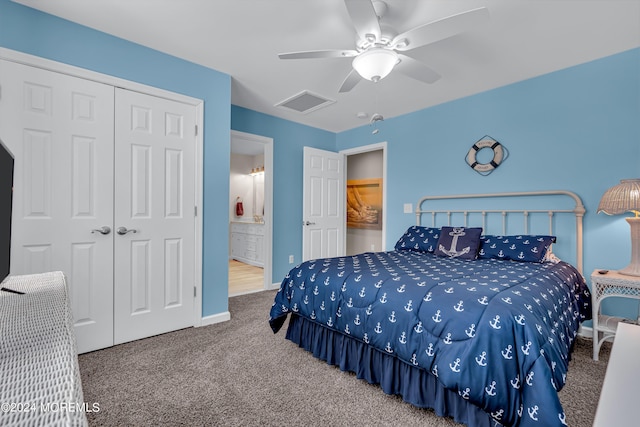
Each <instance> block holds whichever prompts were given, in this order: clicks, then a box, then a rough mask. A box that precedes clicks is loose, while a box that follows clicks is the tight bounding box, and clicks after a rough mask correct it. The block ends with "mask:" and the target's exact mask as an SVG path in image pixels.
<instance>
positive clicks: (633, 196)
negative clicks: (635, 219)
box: [598, 179, 640, 215]
mask: <svg viewBox="0 0 640 427" xmlns="http://www.w3.org/2000/svg"><path fill="white" fill-rule="evenodd" d="M600 212H604V213H606V214H607V215H619V214H622V213H625V212H633V213H635V214H636V215H638V212H640V179H623V180H620V184H618V185H616V186H614V187H611V188H610V189H608V190H607V191H605V193H604V195H603V196H602V199H600V204H599V205H598V213H600Z"/></svg>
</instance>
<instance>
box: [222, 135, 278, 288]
mask: <svg viewBox="0 0 640 427" xmlns="http://www.w3.org/2000/svg"><path fill="white" fill-rule="evenodd" d="M234 137H236V138H241V139H246V140H248V141H252V142H257V143H259V144H262V145H263V152H264V215H263V221H264V226H263V227H264V235H263V239H264V240H263V245H264V247H263V249H264V250H263V254H264V263H263V264H264V265H263V285H262V288H263V289H267V290H269V289H278V287H279V286H280V282H278V283H273V282H272V281H273V277H272V269H273V266H272V265H271V260H272V257H273V244H272V239H273V138H269V137H267V136H262V135H256V134H254V133H247V132H241V131H239V130H233V129H232V130H231V133H230V138H229V144H231V140H232V139H233V138H234ZM230 244H231V243H230V242H229V245H230ZM227 289H228V283H227Z"/></svg>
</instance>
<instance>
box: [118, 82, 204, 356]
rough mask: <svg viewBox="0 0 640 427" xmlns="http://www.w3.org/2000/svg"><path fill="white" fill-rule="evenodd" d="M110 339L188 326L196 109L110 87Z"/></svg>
mask: <svg viewBox="0 0 640 427" xmlns="http://www.w3.org/2000/svg"><path fill="white" fill-rule="evenodd" d="M115 99H116V103H115V111H116V114H115V115H116V127H115V129H116V131H115V141H116V142H115V167H116V172H115V195H116V198H115V223H114V225H115V230H114V231H115V235H114V244H115V251H114V253H115V277H114V283H115V287H114V295H115V318H114V322H115V328H114V334H115V343H116V344H118V343H121V342H126V341H131V340H134V339H138V338H142V337H148V336H151V335H156V334H160V333H163V332H168V331H172V330H176V329H180V328H185V327H188V326H192V325H193V320H194V318H193V315H194V308H193V304H194V300H195V298H194V289H195V287H194V286H195V277H194V275H195V241H194V239H195V237H194V236H195V169H196V168H195V154H196V153H195V147H196V144H195V142H196V109H195V107H193V106H191V105H187V104H182V103H180V102H176V101H171V100H167V99H163V98H159V97H154V96H150V95H146V94H141V93H137V92H132V91H128V90H123V89H116V98H115Z"/></svg>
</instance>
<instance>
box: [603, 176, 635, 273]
mask: <svg viewBox="0 0 640 427" xmlns="http://www.w3.org/2000/svg"><path fill="white" fill-rule="evenodd" d="M600 212H604V213H606V214H607V215H619V214H622V213H625V212H633V213H634V214H635V216H634V217H627V218H626V220H627V222H628V223H629V226H630V227H631V263H630V264H629V265H628V266H626V267H625V268H623V269H622V270H618V273H620V274H626V275H629V276H640V179H623V180H620V184H618V185H616V186H615V187H611V188H610V189H608V190H607V191H605V193H604V195H603V196H602V199H601V200H600V205H598V213H600Z"/></svg>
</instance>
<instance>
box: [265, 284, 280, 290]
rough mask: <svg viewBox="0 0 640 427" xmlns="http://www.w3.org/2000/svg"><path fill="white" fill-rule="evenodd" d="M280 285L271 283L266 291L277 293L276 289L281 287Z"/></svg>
mask: <svg viewBox="0 0 640 427" xmlns="http://www.w3.org/2000/svg"><path fill="white" fill-rule="evenodd" d="M281 284H282V283H280V282H276V283H272V284H271V286H269V287H268V288H267V290H268V291H277V290H278V289H280V285H281Z"/></svg>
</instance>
